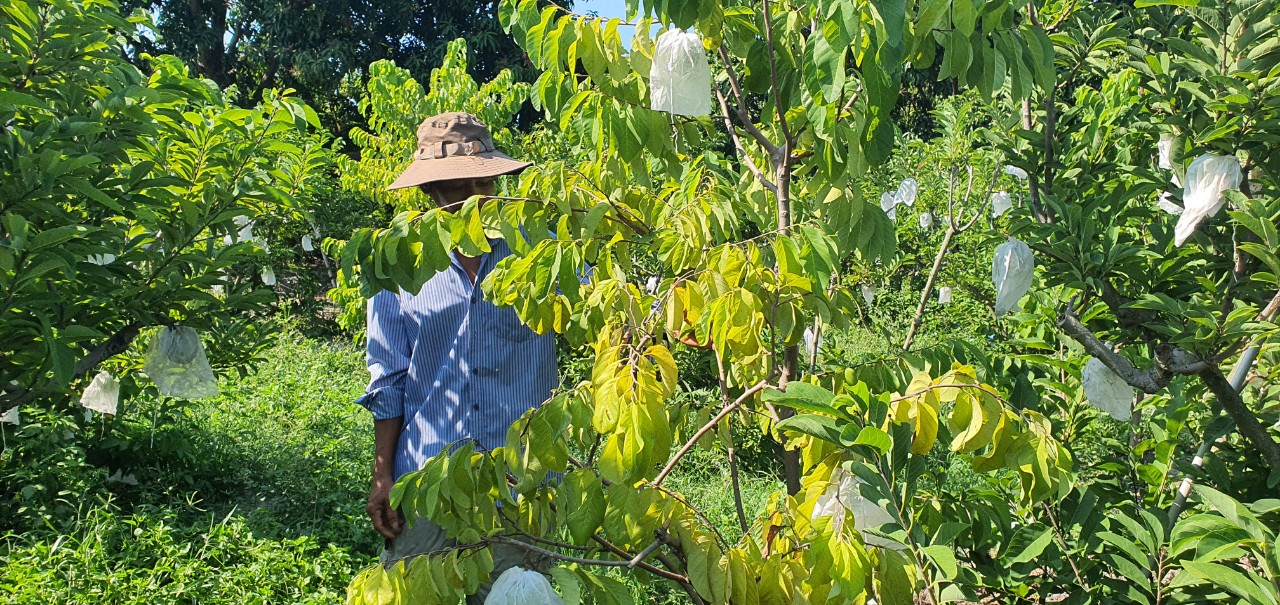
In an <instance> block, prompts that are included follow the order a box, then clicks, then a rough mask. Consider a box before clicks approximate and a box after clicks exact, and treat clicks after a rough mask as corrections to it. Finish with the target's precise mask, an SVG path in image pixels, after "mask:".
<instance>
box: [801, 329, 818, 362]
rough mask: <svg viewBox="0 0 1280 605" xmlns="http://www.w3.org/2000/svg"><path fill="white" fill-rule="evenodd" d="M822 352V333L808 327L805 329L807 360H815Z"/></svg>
mask: <svg viewBox="0 0 1280 605" xmlns="http://www.w3.org/2000/svg"><path fill="white" fill-rule="evenodd" d="M821 350H822V333H821V332H819V331H818V330H817V329H816V328H815V327H814V326H807V327H805V329H804V350H803V351H802V352H803V353H804V356H805V358H806V359H814V358H815V357H817V356H818V352H819V351H821Z"/></svg>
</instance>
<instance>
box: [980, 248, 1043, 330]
mask: <svg viewBox="0 0 1280 605" xmlns="http://www.w3.org/2000/svg"><path fill="white" fill-rule="evenodd" d="M1035 272H1036V260H1035V257H1034V256H1033V255H1032V254H1031V248H1030V247H1029V246H1027V245H1026V244H1025V243H1023V242H1022V240H1019V239H1017V238H1013V237H1011V238H1009V239H1008V240H1007V241H1005V243H1003V244H1000V245H999V246H998V247H996V255H995V258H993V259H991V281H992V282H993V283H995V286H996V317H1000V316H1002V315H1004V314H1005V313H1008V312H1009V311H1012V310H1014V309H1016V308H1018V301H1019V300H1021V299H1022V296H1023V295H1024V294H1026V293H1027V290H1030V289H1031V280H1032V278H1033V277H1035Z"/></svg>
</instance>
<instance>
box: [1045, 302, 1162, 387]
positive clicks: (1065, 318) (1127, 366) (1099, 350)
mask: <svg viewBox="0 0 1280 605" xmlns="http://www.w3.org/2000/svg"><path fill="white" fill-rule="evenodd" d="M1058 327H1059V328H1061V329H1062V331H1063V332H1066V333H1067V336H1070V337H1071V338H1072V339H1074V340H1075V341H1076V342H1078V343H1080V345H1081V346H1083V347H1084V348H1085V350H1086V351H1088V352H1089V354H1090V355H1092V356H1094V357H1096V358H1097V359H1098V360H1099V361H1101V362H1102V363H1104V364H1106V366H1107V367H1108V368H1111V371H1112V372H1115V373H1116V375H1117V376H1119V377H1120V378H1122V379H1124V381H1125V382H1127V383H1129V384H1130V385H1131V386H1133V387H1134V388H1136V389H1138V390H1141V391H1142V392H1144V393H1150V394H1155V393H1159V392H1160V390H1161V389H1163V388H1164V387H1165V385H1166V384H1168V383H1169V381H1168V378H1167V377H1164V376H1162V375H1161V373H1160V371H1159V370H1156V369H1152V370H1140V369H1138V368H1136V367H1134V365H1133V364H1132V363H1129V360H1128V359H1125V358H1124V357H1123V356H1121V355H1120V354H1119V353H1116V352H1115V351H1112V350H1111V348H1110V347H1108V346H1107V345H1106V343H1104V342H1102V340H1100V339H1099V338H1098V337H1097V336H1096V335H1094V333H1093V332H1091V331H1090V330H1089V328H1086V327H1085V326H1084V324H1082V323H1080V318H1078V317H1076V316H1075V314H1074V313H1072V311H1071V309H1070V308H1068V309H1067V310H1066V311H1064V312H1063V313H1062V314H1060V315H1058Z"/></svg>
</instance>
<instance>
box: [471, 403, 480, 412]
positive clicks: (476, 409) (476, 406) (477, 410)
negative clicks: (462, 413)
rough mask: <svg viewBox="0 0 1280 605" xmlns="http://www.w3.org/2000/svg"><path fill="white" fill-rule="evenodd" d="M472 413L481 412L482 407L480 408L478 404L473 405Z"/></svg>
mask: <svg viewBox="0 0 1280 605" xmlns="http://www.w3.org/2000/svg"><path fill="white" fill-rule="evenodd" d="M471 411H473V412H479V411H480V406H478V405H476V404H471Z"/></svg>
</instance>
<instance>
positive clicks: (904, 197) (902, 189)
mask: <svg viewBox="0 0 1280 605" xmlns="http://www.w3.org/2000/svg"><path fill="white" fill-rule="evenodd" d="M919 193H920V185H919V184H917V183H916V180H915V179H913V178H907V179H903V181H902V183H901V184H899V185H898V192H897V193H895V194H894V197H895V198H897V200H898V203H899V204H906V205H907V206H911V205H913V204H915V203H916V195H917V194H919Z"/></svg>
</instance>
